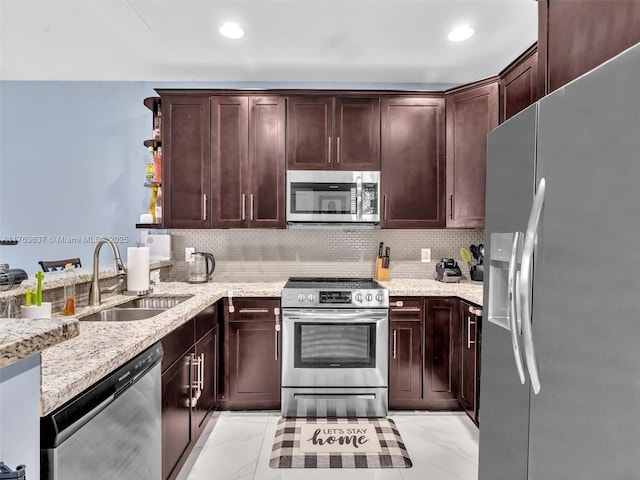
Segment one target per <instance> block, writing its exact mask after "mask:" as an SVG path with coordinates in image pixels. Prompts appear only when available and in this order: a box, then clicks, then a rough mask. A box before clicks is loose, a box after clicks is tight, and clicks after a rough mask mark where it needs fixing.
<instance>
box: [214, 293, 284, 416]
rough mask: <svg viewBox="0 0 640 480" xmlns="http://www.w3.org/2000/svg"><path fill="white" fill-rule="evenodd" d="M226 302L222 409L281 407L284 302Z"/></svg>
mask: <svg viewBox="0 0 640 480" xmlns="http://www.w3.org/2000/svg"><path fill="white" fill-rule="evenodd" d="M233 304H234V308H233V312H230V311H229V302H228V300H227V299H225V301H224V340H223V344H224V347H223V348H224V350H223V370H224V379H223V388H222V392H221V394H220V395H219V401H220V404H221V407H222V408H227V409H231V410H235V409H279V408H280V338H281V336H280V331H279V326H280V299H264V298H240V299H234V300H233Z"/></svg>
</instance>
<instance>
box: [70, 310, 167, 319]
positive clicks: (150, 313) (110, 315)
mask: <svg viewBox="0 0 640 480" xmlns="http://www.w3.org/2000/svg"><path fill="white" fill-rule="evenodd" d="M166 310H167V309H166V308H108V309H106V310H101V311H99V312H96V313H92V314H91V315H87V316H86V317H81V318H80V320H81V321H89V322H129V321H132V320H144V319H146V318H151V317H155V316H156V315H159V314H161V313H162V312H164V311H166Z"/></svg>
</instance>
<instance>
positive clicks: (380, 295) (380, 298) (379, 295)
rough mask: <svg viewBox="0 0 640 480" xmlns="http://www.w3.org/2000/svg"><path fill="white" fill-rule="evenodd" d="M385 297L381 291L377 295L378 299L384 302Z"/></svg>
mask: <svg viewBox="0 0 640 480" xmlns="http://www.w3.org/2000/svg"><path fill="white" fill-rule="evenodd" d="M383 299H384V297H383V296H382V294H381V293H378V294H377V295H376V301H378V302H382V300H383Z"/></svg>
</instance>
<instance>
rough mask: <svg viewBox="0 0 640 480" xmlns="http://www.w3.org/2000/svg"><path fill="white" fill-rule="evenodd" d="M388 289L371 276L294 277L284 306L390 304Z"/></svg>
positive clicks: (284, 292)
mask: <svg viewBox="0 0 640 480" xmlns="http://www.w3.org/2000/svg"><path fill="white" fill-rule="evenodd" d="M388 307H389V292H388V291H387V289H386V288H384V287H383V286H382V285H380V284H379V283H378V282H376V281H375V280H374V279H372V278H358V277H291V278H289V280H288V281H287V283H286V284H285V286H284V287H283V289H282V308H388Z"/></svg>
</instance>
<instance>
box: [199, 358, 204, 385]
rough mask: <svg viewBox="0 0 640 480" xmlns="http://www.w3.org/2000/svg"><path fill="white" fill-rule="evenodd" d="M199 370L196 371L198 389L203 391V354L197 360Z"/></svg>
mask: <svg viewBox="0 0 640 480" xmlns="http://www.w3.org/2000/svg"><path fill="white" fill-rule="evenodd" d="M198 362H199V366H200V368H199V369H198V387H199V388H200V391H203V390H204V352H203V353H201V354H200V358H199V359H198Z"/></svg>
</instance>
